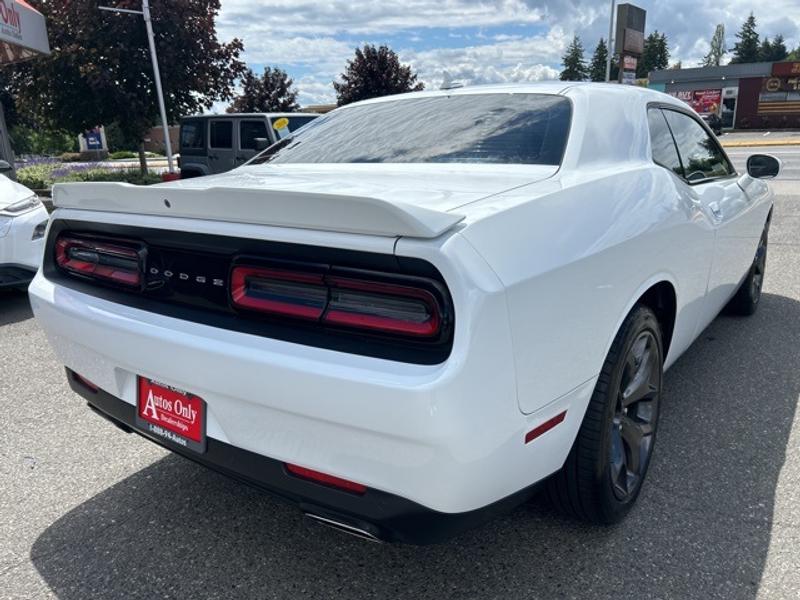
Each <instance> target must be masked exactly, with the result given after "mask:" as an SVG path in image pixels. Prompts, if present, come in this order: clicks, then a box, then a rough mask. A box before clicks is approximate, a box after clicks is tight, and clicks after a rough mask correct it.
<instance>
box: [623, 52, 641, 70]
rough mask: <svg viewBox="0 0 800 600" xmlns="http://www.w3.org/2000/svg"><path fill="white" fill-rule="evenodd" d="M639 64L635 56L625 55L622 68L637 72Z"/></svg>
mask: <svg viewBox="0 0 800 600" xmlns="http://www.w3.org/2000/svg"><path fill="white" fill-rule="evenodd" d="M638 62H639V61H637V60H636V57H635V56H629V55H627V54H625V55H624V56H623V57H622V68H623V69H625V70H626V71H635V70H636V65H637V63H638Z"/></svg>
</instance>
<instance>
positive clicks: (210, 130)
mask: <svg viewBox="0 0 800 600" xmlns="http://www.w3.org/2000/svg"><path fill="white" fill-rule="evenodd" d="M319 116H320V115H318V114H315V113H235V114H226V115H198V116H193V117H184V118H183V119H181V143H180V153H181V156H180V167H181V177H183V178H188V177H199V176H201V175H211V174H213V173H222V172H224V171H230V170H231V169H233V168H234V167H238V166H239V165H241V164H244V163H245V162H247V161H248V160H250V159H251V158H253V157H254V156H255V155H256V154H257V153H258V152H260V151H261V150H263V149H264V148H266V147H267V146H269V145H271V144H273V143H275V142H277V141H278V140H279V139H281V138H282V137H284V136H285V135H287V134H288V133H290V132H294V131H295V130H297V129H299V128H300V127H302V126H303V125H306V124H307V123H309V122H310V121H312V120H314V119H316V118H317V117H319Z"/></svg>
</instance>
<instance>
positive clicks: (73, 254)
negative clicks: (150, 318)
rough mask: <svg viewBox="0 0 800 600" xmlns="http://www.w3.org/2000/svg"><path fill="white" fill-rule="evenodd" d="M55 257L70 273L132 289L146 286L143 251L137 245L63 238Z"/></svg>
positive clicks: (59, 239) (60, 265)
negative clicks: (143, 283)
mask: <svg viewBox="0 0 800 600" xmlns="http://www.w3.org/2000/svg"><path fill="white" fill-rule="evenodd" d="M55 254H56V264H57V265H58V266H59V267H61V268H62V269H63V270H65V271H68V272H70V273H74V274H76V275H83V276H85V277H89V278H91V279H97V280H101V281H106V282H110V283H115V284H119V285H122V286H125V287H130V288H138V287H141V285H142V280H143V276H142V273H143V268H142V265H143V264H144V257H143V251H142V249H141V248H139V247H136V246H134V245H133V244H131V245H130V246H129V245H123V244H119V243H116V242H115V243H110V242H107V241H105V240H101V239H95V238H79V237H72V236H61V237H59V238H58V239H57V240H56V244H55Z"/></svg>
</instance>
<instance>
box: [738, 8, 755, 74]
mask: <svg viewBox="0 0 800 600" xmlns="http://www.w3.org/2000/svg"><path fill="white" fill-rule="evenodd" d="M736 37H737V38H739V41H738V42H736V43H735V44H734V46H733V58H732V59H731V63H753V62H758V59H759V37H758V32H757V31H756V18H755V17H754V16H753V13H750V16H749V17H747V20H745V22H744V23H742V28H741V29H740V30H739V32H738V33H737V34H736Z"/></svg>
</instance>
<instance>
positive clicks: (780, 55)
mask: <svg viewBox="0 0 800 600" xmlns="http://www.w3.org/2000/svg"><path fill="white" fill-rule="evenodd" d="M788 55H789V53H788V52H787V51H786V42H785V41H784V39H783V34H780V33H779V34H778V35H776V36H775V39H774V40H772V43H771V44H770V45H769V52H767V53H765V54H762V55H761V60H763V61H766V62H779V61H782V60H786V57H787V56H788Z"/></svg>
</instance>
